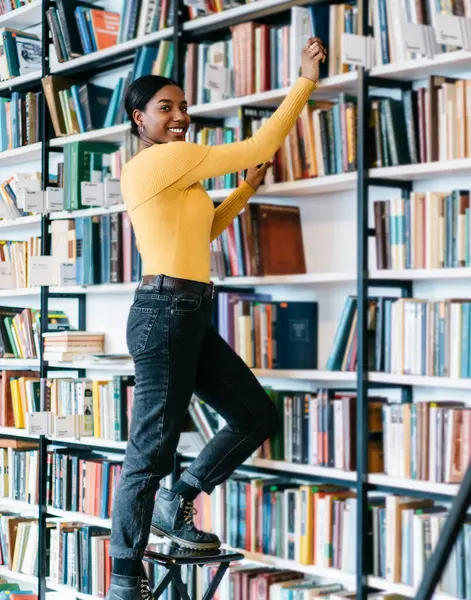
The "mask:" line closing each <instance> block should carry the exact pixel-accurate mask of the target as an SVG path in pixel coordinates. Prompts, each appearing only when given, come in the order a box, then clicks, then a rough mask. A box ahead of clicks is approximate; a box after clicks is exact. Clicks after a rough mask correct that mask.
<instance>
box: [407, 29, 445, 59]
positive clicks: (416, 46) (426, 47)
mask: <svg viewBox="0 0 471 600" xmlns="http://www.w3.org/2000/svg"><path fill="white" fill-rule="evenodd" d="M403 28H404V43H405V50H406V52H415V53H416V54H420V55H421V56H425V57H426V58H433V57H434V56H435V54H437V52H438V46H437V40H436V39H435V30H434V29H433V27H432V26H431V25H419V24H418V23H404V24H403Z"/></svg>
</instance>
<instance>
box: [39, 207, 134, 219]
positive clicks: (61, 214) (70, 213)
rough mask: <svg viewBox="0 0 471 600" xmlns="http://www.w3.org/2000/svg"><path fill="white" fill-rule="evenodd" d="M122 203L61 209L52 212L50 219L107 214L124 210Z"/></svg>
mask: <svg viewBox="0 0 471 600" xmlns="http://www.w3.org/2000/svg"><path fill="white" fill-rule="evenodd" d="M125 210H126V209H125V206H124V204H115V205H114V206H110V207H108V208H106V207H104V206H97V207H93V208H82V209H80V210H61V211H58V212H52V213H51V214H50V218H51V220H53V221H55V220H57V219H74V218H75V217H96V216H101V215H107V214H110V213H118V212H125Z"/></svg>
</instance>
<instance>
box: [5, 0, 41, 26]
mask: <svg viewBox="0 0 471 600" xmlns="http://www.w3.org/2000/svg"><path fill="white" fill-rule="evenodd" d="M41 19H42V1H41V0H32V2H31V1H30V2H29V3H28V4H26V5H25V6H22V7H21V8H17V9H15V10H9V11H7V10H5V11H4V12H3V14H2V8H0V27H9V28H11V29H28V28H29V27H33V26H34V25H37V24H38V23H41Z"/></svg>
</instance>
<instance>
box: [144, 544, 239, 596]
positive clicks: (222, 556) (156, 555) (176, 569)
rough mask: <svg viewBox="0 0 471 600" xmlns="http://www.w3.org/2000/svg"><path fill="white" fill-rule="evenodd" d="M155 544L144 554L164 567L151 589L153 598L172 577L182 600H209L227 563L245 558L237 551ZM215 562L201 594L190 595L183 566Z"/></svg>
mask: <svg viewBox="0 0 471 600" xmlns="http://www.w3.org/2000/svg"><path fill="white" fill-rule="evenodd" d="M155 546H156V547H158V548H155V549H153V550H146V551H145V553H144V558H143V560H144V561H146V562H148V563H157V564H158V565H160V566H163V567H165V568H166V569H167V573H166V575H164V577H163V578H162V579H161V580H160V581H159V583H158V584H157V587H156V588H155V589H154V590H153V592H152V593H153V596H154V599H155V600H157V598H160V597H161V596H162V594H163V593H164V591H165V590H166V589H167V588H168V586H169V585H170V584H171V583H172V581H173V583H174V584H175V587H176V589H177V592H178V594H179V597H180V598H182V600H212V598H214V594H215V593H216V591H217V589H218V587H219V584H220V583H221V581H222V579H223V577H224V575H225V573H226V571H227V569H228V568H229V565H230V563H232V562H235V561H239V560H242V559H243V558H244V555H243V554H240V553H239V552H230V551H227V550H187V549H185V548H182V547H180V546H176V545H173V544H156V545H155ZM217 564H219V568H218V570H217V571H216V575H215V576H214V578H213V580H212V581H211V583H210V585H209V587H208V589H207V590H206V593H205V594H204V596H203V598H191V596H190V594H189V593H188V590H187V588H186V587H185V584H184V583H183V580H182V577H181V568H182V566H184V565H193V570H194V571H195V570H196V567H202V566H205V565H217Z"/></svg>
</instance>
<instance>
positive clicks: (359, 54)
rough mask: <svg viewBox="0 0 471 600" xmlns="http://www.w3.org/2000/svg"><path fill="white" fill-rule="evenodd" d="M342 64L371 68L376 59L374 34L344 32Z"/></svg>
mask: <svg viewBox="0 0 471 600" xmlns="http://www.w3.org/2000/svg"><path fill="white" fill-rule="evenodd" d="M341 60H342V64H344V65H353V66H355V67H365V69H371V68H372V67H374V61H375V41H374V38H373V37H372V36H370V35H369V36H366V35H355V34H353V33H343V34H342V59H341Z"/></svg>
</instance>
